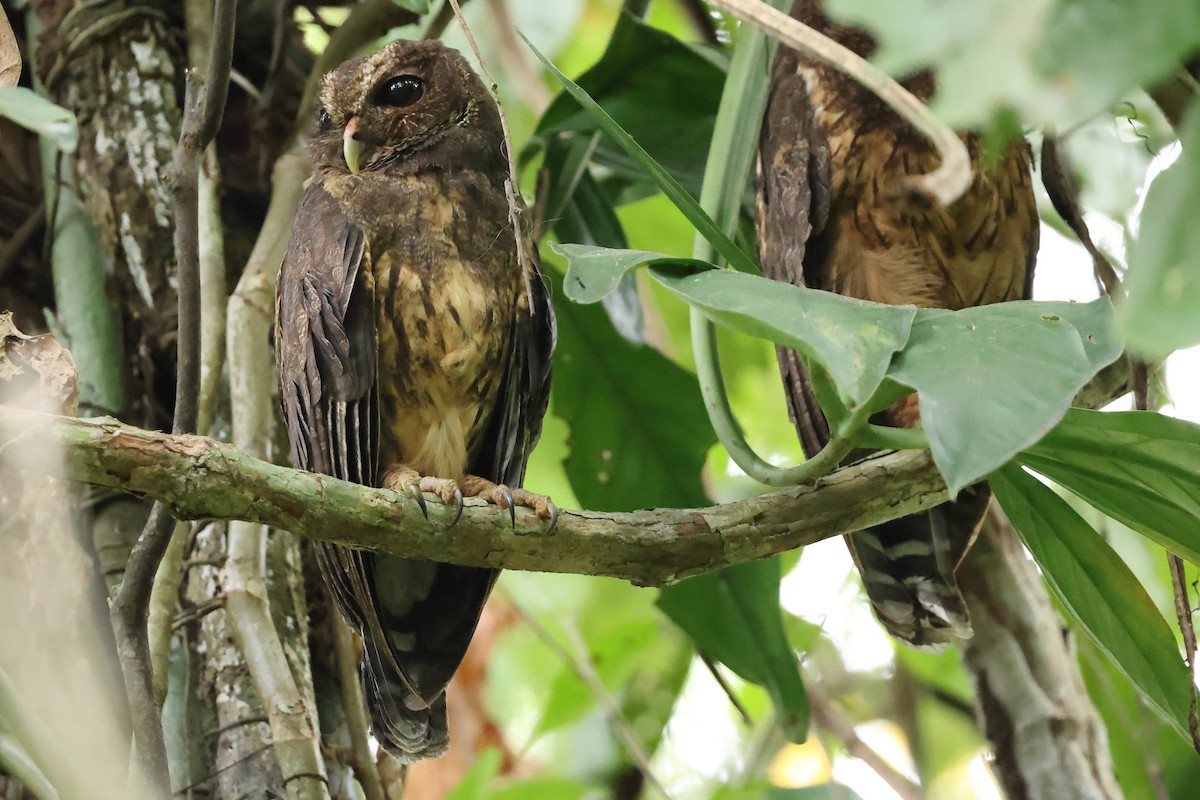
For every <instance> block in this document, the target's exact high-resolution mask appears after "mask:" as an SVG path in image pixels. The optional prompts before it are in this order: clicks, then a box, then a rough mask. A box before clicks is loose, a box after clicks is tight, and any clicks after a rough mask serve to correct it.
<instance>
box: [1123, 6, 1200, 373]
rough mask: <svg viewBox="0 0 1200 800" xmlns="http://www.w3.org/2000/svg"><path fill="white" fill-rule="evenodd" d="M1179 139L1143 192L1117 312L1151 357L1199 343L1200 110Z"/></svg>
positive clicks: (1131, 340)
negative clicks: (1177, 149) (1174, 156)
mask: <svg viewBox="0 0 1200 800" xmlns="http://www.w3.org/2000/svg"><path fill="white" fill-rule="evenodd" d="M1198 7H1200V6H1198ZM1179 140H1180V144H1181V145H1182V148H1183V152H1182V153H1181V154H1180V155H1179V159H1178V160H1177V161H1176V162H1175V163H1174V164H1173V165H1171V166H1170V167H1168V168H1167V170H1166V171H1165V172H1163V174H1162V175H1160V176H1159V177H1158V178H1157V179H1155V181H1154V183H1153V184H1151V186H1150V190H1149V191H1148V192H1147V193H1146V204H1145V207H1144V208H1143V209H1142V222H1141V226H1140V230H1139V231H1138V237H1137V239H1136V240H1135V241H1134V243H1133V245H1132V246H1131V248H1130V251H1129V267H1130V269H1129V276H1128V283H1127V285H1128V289H1129V301H1128V302H1127V303H1126V304H1125V306H1124V308H1122V309H1121V310H1122V319H1123V321H1124V323H1125V330H1126V332H1127V334H1128V336H1129V343H1130V345H1131V346H1133V347H1135V348H1137V349H1138V350H1139V351H1141V352H1143V353H1145V354H1146V355H1147V356H1148V357H1150V358H1163V357H1164V356H1166V355H1167V354H1169V353H1170V352H1171V351H1173V350H1176V349H1178V348H1181V347H1188V346H1190V345H1194V344H1197V343H1200V268H1198V267H1197V260H1196V254H1197V253H1200V226H1198V225H1196V224H1195V221H1196V209H1197V208H1200V107H1193V108H1192V111H1191V113H1190V114H1189V115H1188V117H1187V119H1186V120H1185V122H1184V124H1183V128H1182V130H1181V131H1180V135H1179Z"/></svg>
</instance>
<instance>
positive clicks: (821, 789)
mask: <svg viewBox="0 0 1200 800" xmlns="http://www.w3.org/2000/svg"><path fill="white" fill-rule="evenodd" d="M765 800H861V798H860V797H859V795H858V793H857V792H855V791H854V790H853V789H851V788H850V787H849V786H843V785H842V784H840V783H823V784H821V785H820V786H805V787H803V788H800V789H784V788H782V787H779V786H772V787H771V790H770V791H768V792H767V796H766V799H765Z"/></svg>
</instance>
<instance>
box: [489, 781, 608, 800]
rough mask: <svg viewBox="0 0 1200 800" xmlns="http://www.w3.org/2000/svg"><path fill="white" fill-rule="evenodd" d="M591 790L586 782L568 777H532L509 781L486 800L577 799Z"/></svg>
mask: <svg viewBox="0 0 1200 800" xmlns="http://www.w3.org/2000/svg"><path fill="white" fill-rule="evenodd" d="M589 791H591V787H589V786H588V785H587V784H586V783H580V782H579V781H575V780H571V779H570V778H533V779H531V780H527V781H517V782H515V783H510V784H508V785H507V786H505V787H504V788H503V789H498V790H496V791H494V792H492V793H491V794H490V795H489V796H488V800H579V798H581V797H583V796H584V795H586V794H587V793H588V792H589Z"/></svg>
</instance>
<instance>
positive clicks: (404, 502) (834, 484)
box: [0, 406, 946, 585]
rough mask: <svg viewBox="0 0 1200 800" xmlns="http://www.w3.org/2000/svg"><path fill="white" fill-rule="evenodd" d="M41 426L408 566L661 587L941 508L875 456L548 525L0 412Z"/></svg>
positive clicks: (71, 474) (216, 508)
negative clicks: (755, 485)
mask: <svg viewBox="0 0 1200 800" xmlns="http://www.w3.org/2000/svg"><path fill="white" fill-rule="evenodd" d="M32 432H36V434H37V435H39V436H47V437H49V438H50V439H51V440H53V441H55V442H58V443H60V444H61V445H62V446H64V447H65V448H66V450H67V453H68V457H67V461H66V466H65V467H64V468H63V474H62V476H61V477H67V478H71V479H73V480H78V481H84V482H87V483H92V484H96V485H101V486H108V487H112V488H115V489H121V490H124V491H129V492H135V493H138V494H144V495H147V496H152V497H154V498H155V499H158V500H161V501H163V502H164V503H166V504H167V505H169V506H170V507H171V510H172V512H173V513H174V514H176V515H177V516H178V517H179V518H182V519H198V518H214V519H240V520H246V521H251V522H258V523H262V524H266V525H271V526H273V527H278V528H283V529H285V530H290V531H292V532H294V533H297V534H303V535H306V536H310V537H312V538H315V539H320V540H324V541H336V542H340V543H342V544H348V545H353V546H357V547H363V548H367V549H371V550H378V551H382V552H388V553H392V554H394V555H398V556H404V557H407V558H425V559H433V560H440V561H448V562H453V563H458V564H468V565H474V566H489V567H502V568H505V569H519V570H536V571H548V572H571V573H579V574H584V575H608V576H612V577H617V578H623V579H625V580H629V581H632V582H634V583H637V584H644V585H659V584H664V583H669V582H671V581H675V580H679V579H681V578H685V577H688V576H690V575H695V574H698V573H701V572H706V571H709V570H713V569H717V568H719V567H724V566H729V565H730V564H737V563H742V562H746V561H751V560H754V559H757V558H764V557H766V556H770V555H773V554H775V553H779V552H783V551H785V550H791V549H793V548H796V547H800V546H802V545H805V544H811V543H812V542H815V541H818V540H821V539H826V538H828V537H830V536H838V535H841V534H843V533H848V532H851V531H856V530H860V529H862V528H864V527H869V526H871V525H878V524H879V523H881V522H884V521H886V520H889V519H894V518H896V517H900V516H904V515H906V514H913V513H917V512H919V511H922V510H924V509H928V508H930V507H932V506H934V505H937V504H938V503H941V502H944V501H945V500H946V488H945V484H944V483H943V481H942V479H941V477H940V476H939V475H938V472H937V469H936V468H935V466H934V464H933V461H932V459H931V458H930V457H929V455H928V454H927V453H924V452H915V451H914V452H904V453H896V454H892V455H887V456H882V457H877V458H873V459H870V460H868V461H865V462H862V463H859V464H856V465H854V466H850V467H846V468H844V469H841V470H838V471H837V472H834V473H833V474H832V475H829V476H827V477H825V478H823V479H822V480H821V481H820V483H819V485H817V486H797V487H792V488H789V489H786V490H783V491H778V492H773V493H770V494H764V495H760V496H758V497H753V498H749V499H747V500H740V501H737V502H734V503H727V504H724V505H718V506H710V507H708V508H699V509H645V510H641V511H634V512H627V513H609V514H600V513H595V512H590V511H564V512H563V513H562V514H561V515H560V517H559V521H558V525H557V526H556V527H555V528H554V529H553V530H551V531H546V530H545V529H544V524H543V523H542V521H541V520H540V519H538V517H536V516H535V515H534V514H533V513H532V512H524V511H523V512H521V513H519V514H518V516H517V525H516V527H515V528H514V527H510V525H509V522H508V516H507V514H506V513H503V512H501V511H498V510H497V509H495V508H491V507H484V506H482V505H481V504H479V503H477V502H473V503H470V504H469V505H468V507H467V508H466V510H465V512H464V514H463V518H462V520H461V521H460V522H459V523H458V525H456V526H455V527H454V528H453V529H449V528H448V525H449V523H450V521H451V518H452V516H453V514H452V510H450V509H447V508H443V507H441V506H439V505H438V504H437V503H436V502H435V501H433V500H431V501H430V502H429V504H428V505H429V519H428V520H426V519H424V518H423V517H422V516H421V512H420V510H419V509H417V507H416V506H415V505H414V504H413V503H412V501H411V500H409V499H407V498H406V497H405V496H404V495H401V494H397V493H395V492H390V491H387V490H384V489H372V488H369V487H366V486H360V485H357V484H353V483H347V482H345V481H339V480H335V479H333V478H329V477H327V476H322V475H314V474H312V473H307V472H299V471H296V470H291V469H285V468H283V467H278V466H275V465H273V464H268V463H266V462H265V461H261V460H259V459H256V458H253V457H251V456H248V455H246V454H245V453H243V452H240V451H239V450H237V449H235V448H233V447H231V446H229V445H225V444H220V443H218V442H214V441H212V440H209V439H205V438H202V437H199V436H169V435H167V434H163V433H158V432H152V431H145V430H141V429H138V428H134V427H131V426H127V425H122V424H120V423H118V422H115V421H112V420H107V419H104V420H80V419H72V418H66V417H56V416H51V415H45V414H37V413H35V412H30V411H25V410H21V409H16V408H12V407H5V406H0V441H3V440H5V439H12V438H17V437H21V436H22V435H25V434H31V433H32Z"/></svg>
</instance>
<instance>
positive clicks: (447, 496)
mask: <svg viewBox="0 0 1200 800" xmlns="http://www.w3.org/2000/svg"><path fill="white" fill-rule="evenodd" d="M380 484H381V485H382V486H383V488H384V489H391V490H392V491H394V492H404V494H406V495H408V496H409V497H411V498H412V499H413V502H415V503H416V504H417V506H418V507H419V508H420V509H421V513H422V514H423V515H424V516H425V519H429V511H428V509H426V508H425V494H424V493H425V492H429V493H430V494H435V495H437V496H438V498H439V499H441V501H442V504H443V505H447V506H453V507H454V519H453V520H452V521H451V522H450V526H451V527H453V526H454V524H455V523H457V522H458V519H459V517H461V516H462V510H463V493H462V490H461V489H459V488H458V484H457V483H456V482H454V481H452V480H450V479H449V478H434V477H430V476H429V475H422V474H421V473H419V472H417V471H416V470H415V469H413V468H412V467H409V466H407V465H405V464H397V465H395V466H393V467H390V468H389V469H388V470H386V471H385V472H384V473H383V480H382V481H380Z"/></svg>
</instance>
